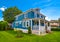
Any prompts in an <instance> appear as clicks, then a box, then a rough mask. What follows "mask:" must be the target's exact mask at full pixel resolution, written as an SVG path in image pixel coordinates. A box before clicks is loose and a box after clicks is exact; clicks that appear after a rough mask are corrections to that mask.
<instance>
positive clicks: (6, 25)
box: [0, 21, 8, 30]
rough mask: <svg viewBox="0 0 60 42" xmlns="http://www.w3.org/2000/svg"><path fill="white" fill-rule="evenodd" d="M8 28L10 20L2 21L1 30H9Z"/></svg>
mask: <svg viewBox="0 0 60 42" xmlns="http://www.w3.org/2000/svg"><path fill="white" fill-rule="evenodd" d="M7 28H8V22H6V21H0V30H7Z"/></svg>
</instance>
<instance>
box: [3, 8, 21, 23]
mask: <svg viewBox="0 0 60 42" xmlns="http://www.w3.org/2000/svg"><path fill="white" fill-rule="evenodd" d="M20 13H22V11H21V10H19V9H18V8H17V7H10V8H7V9H6V10H5V11H3V18H4V20H5V21H7V22H8V23H12V22H13V21H14V20H15V16H16V15H18V14H20Z"/></svg>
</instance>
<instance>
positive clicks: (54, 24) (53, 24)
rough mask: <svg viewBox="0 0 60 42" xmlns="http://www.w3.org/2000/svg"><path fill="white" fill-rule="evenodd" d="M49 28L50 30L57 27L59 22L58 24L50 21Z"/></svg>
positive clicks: (56, 21)
mask: <svg viewBox="0 0 60 42" xmlns="http://www.w3.org/2000/svg"><path fill="white" fill-rule="evenodd" d="M50 26H51V27H52V28H56V27H59V22H58V20H51V21H50Z"/></svg>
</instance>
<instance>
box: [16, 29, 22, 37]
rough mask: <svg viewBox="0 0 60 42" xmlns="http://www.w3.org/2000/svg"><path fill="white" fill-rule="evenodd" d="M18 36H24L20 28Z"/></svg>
mask: <svg viewBox="0 0 60 42" xmlns="http://www.w3.org/2000/svg"><path fill="white" fill-rule="evenodd" d="M16 37H18V38H20V37H23V32H22V31H21V30H18V31H17V36H16Z"/></svg>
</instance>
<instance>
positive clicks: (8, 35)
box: [0, 30, 60, 42]
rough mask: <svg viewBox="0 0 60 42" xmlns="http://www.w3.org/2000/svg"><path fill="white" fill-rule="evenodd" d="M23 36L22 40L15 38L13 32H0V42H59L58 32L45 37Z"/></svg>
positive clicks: (59, 34) (59, 33)
mask: <svg viewBox="0 0 60 42" xmlns="http://www.w3.org/2000/svg"><path fill="white" fill-rule="evenodd" d="M23 35H24V36H23V37H22V38H16V32H14V31H13V30H9V31H0V42H60V31H53V32H52V33H51V34H47V35H45V36H37V35H28V34H23Z"/></svg>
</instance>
